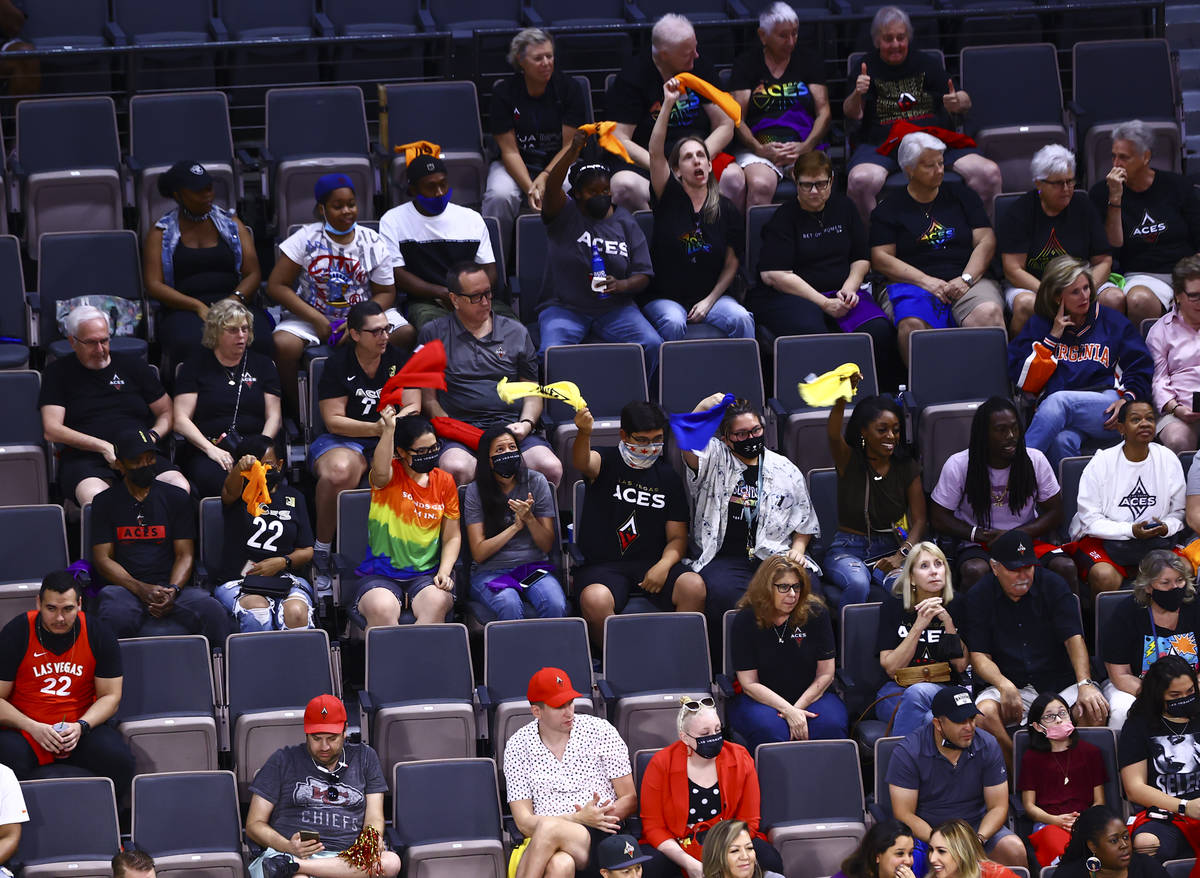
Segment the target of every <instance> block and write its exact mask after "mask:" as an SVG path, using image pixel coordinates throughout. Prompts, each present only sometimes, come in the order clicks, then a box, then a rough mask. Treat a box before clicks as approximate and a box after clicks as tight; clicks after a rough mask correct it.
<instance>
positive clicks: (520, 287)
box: [512, 214, 550, 324]
mask: <svg viewBox="0 0 1200 878" xmlns="http://www.w3.org/2000/svg"><path fill="white" fill-rule="evenodd" d="M515 235H516V248H515V249H516V257H515V259H514V262H515V263H516V264H515V265H514V266H513V279H512V290H513V293H514V294H515V295H516V296H518V303H517V315H518V316H519V317H520V318H521V322H522V323H525V324H532V323H536V322H537V306H538V304H539V300H540V298H541V294H542V274H543V272H544V271H545V267H546V252H547V250H548V249H549V247H550V241H549V239H548V238H547V236H546V224H545V223H544V222H542V217H541V215H540V214H523V215H522V216H519V217H517V224H516V232H515Z"/></svg>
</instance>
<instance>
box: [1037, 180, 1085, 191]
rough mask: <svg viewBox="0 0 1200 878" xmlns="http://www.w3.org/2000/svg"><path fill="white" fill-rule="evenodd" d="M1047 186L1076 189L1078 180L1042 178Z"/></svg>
mask: <svg viewBox="0 0 1200 878" xmlns="http://www.w3.org/2000/svg"><path fill="white" fill-rule="evenodd" d="M1042 182H1043V183H1044V184H1046V185H1047V186H1057V187H1058V188H1059V189H1074V188H1075V186H1076V185H1078V184H1076V182H1075V181H1074V180H1042Z"/></svg>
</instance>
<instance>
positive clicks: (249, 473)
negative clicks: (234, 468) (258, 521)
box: [242, 460, 271, 518]
mask: <svg viewBox="0 0 1200 878" xmlns="http://www.w3.org/2000/svg"><path fill="white" fill-rule="evenodd" d="M242 478H243V479H245V480H246V487H245V488H243V489H242V499H243V500H245V501H246V511H247V512H249V513H250V515H251V516H252V517H254V518H258V516H260V515H262V507H264V506H266V505H268V504H269V503H270V502H271V495H270V494H269V493H267V468H266V467H265V466H263V463H262V461H261V460H256V461H254V463H252V464H250V469H248V470H242Z"/></svg>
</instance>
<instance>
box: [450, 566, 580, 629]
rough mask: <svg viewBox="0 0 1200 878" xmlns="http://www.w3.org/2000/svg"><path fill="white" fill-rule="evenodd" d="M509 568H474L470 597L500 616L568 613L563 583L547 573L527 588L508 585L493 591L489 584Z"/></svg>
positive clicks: (543, 616)
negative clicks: (529, 610) (531, 611)
mask: <svg viewBox="0 0 1200 878" xmlns="http://www.w3.org/2000/svg"><path fill="white" fill-rule="evenodd" d="M507 572H508V571H506V570H475V571H473V572H472V574H471V597H473V598H474V599H475V600H477V601H479V602H480V603H481V604H485V605H486V606H487V607H488V608H489V609H490V610H491V611H492V612H493V613H495V614H496V618H498V619H524V618H527V616H529V615H532V617H533V618H538V619H558V618H561V617H563V616H565V615H566V614H567V599H566V596H565V595H563V589H562V585H561V584H559V581H558V580H557V579H555V578H554V575H553V574H551V573H547V574H546V575H545V576H543V577H542V578H541V579H539V580H538V581H537V582H535V583H534V584H533V585H531V586H529V587H528V588H525V589H516V588H505V589H502V590H500V591H492V590H491V589H490V588H488V587H487V584H488V583H489V582H491V581H492V580H493V579H495V578H496V577H497V576H500V575H501V574H503V573H507ZM527 603H528V605H529V606H530V607H532V608H533V613H532V614H527V613H526V611H525V608H526V604H527Z"/></svg>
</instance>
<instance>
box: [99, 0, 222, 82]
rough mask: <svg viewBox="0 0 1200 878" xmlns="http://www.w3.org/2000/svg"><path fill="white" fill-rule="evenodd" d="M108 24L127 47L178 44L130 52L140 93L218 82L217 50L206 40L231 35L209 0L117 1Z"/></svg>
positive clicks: (116, 39)
mask: <svg viewBox="0 0 1200 878" xmlns="http://www.w3.org/2000/svg"><path fill="white" fill-rule="evenodd" d="M110 27H111V28H112V30H113V31H114V38H115V41H117V42H119V43H122V44H125V45H133V46H139V47H140V46H147V45H168V46H173V47H176V48H171V49H166V50H163V51H146V50H144V49H143V50H140V51H138V52H137V53H136V54H134V55H133V56H132V64H133V66H132V72H133V85H134V87H135V88H136V89H137V90H138V91H144V90H148V89H184V88H212V87H213V86H214V85H216V64H215V61H216V53H215V52H214V51H213V49H212V48H211V47H209V46H206V45H205V44H207V43H210V42H211V41H213V40H214V39H218V38H224V37H226V36H227V34H225V32H224V29H223V27H222V26H221V24H220V22H218V21H217V20H216V19H214V18H213V17H212V2H211V0H173V2H171V3H146V2H144V0H113V24H111V25H110Z"/></svg>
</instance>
